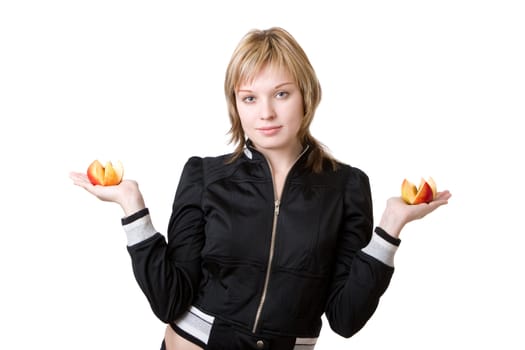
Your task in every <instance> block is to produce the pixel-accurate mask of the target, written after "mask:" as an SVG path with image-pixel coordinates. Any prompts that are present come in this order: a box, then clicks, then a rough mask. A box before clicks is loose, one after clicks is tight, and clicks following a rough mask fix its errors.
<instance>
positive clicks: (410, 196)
mask: <svg viewBox="0 0 525 350" xmlns="http://www.w3.org/2000/svg"><path fill="white" fill-rule="evenodd" d="M436 194H437V187H436V182H435V181H434V179H433V178H431V177H429V178H428V179H427V180H425V179H424V178H421V181H420V183H419V186H418V187H416V185H414V184H413V183H412V182H410V181H408V180H407V179H404V180H403V183H402V184H401V198H402V199H403V200H404V201H405V202H406V203H408V204H420V203H430V202H432V201H433V200H434V198H436Z"/></svg>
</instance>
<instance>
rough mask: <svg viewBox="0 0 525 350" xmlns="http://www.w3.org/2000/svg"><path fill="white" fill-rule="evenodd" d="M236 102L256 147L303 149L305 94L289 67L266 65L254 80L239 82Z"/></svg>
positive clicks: (261, 149)
mask: <svg viewBox="0 0 525 350" xmlns="http://www.w3.org/2000/svg"><path fill="white" fill-rule="evenodd" d="M236 105H237V111H238V112H239V117H240V120H241V125H242V128H243V130H244V133H245V135H246V136H247V137H248V138H249V139H250V140H251V141H252V142H253V144H254V146H255V148H256V149H258V150H259V151H261V152H263V153H265V151H268V152H273V151H284V152H294V151H295V150H297V149H298V150H301V148H302V146H301V144H300V141H299V139H298V137H297V135H298V132H299V129H300V127H301V121H302V119H303V116H304V111H303V96H302V94H301V91H300V89H299V87H298V86H297V85H296V84H295V82H294V80H293V78H292V76H291V75H290V73H289V72H288V71H287V70H285V69H279V68H275V67H272V66H266V67H264V68H263V69H262V70H261V71H260V72H259V73H258V74H257V75H256V76H255V78H254V79H253V81H251V82H243V83H241V84H240V85H239V87H238V89H237V91H236Z"/></svg>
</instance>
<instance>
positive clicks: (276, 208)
mask: <svg viewBox="0 0 525 350" xmlns="http://www.w3.org/2000/svg"><path fill="white" fill-rule="evenodd" d="M279 204H281V202H280V201H279V200H278V199H277V200H276V201H275V216H277V215H279Z"/></svg>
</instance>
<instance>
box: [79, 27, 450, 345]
mask: <svg viewBox="0 0 525 350" xmlns="http://www.w3.org/2000/svg"><path fill="white" fill-rule="evenodd" d="M225 93H226V99H227V104H228V111H229V116H230V122H231V130H230V132H231V136H232V142H233V143H234V144H235V145H236V148H235V150H234V152H233V153H232V154H228V155H221V156H216V157H205V158H201V157H192V158H190V159H189V160H188V161H187V163H186V164H185V166H184V169H183V172H182V175H181V179H180V182H179V186H178V188H177V192H176V194H175V199H174V202H173V211H172V215H171V219H170V222H169V226H168V232H167V240H166V238H165V236H164V235H162V234H160V233H159V232H157V231H156V230H155V228H154V226H153V224H152V222H151V219H150V216H149V213H148V209H147V207H146V205H145V202H144V199H143V197H142V195H141V192H140V191H139V187H138V184H137V182H135V181H133V180H124V181H122V183H121V184H119V185H117V186H108V187H103V186H93V185H91V184H90V182H89V181H88V179H87V177H86V175H85V174H83V173H72V174H71V178H72V179H73V181H74V183H75V184H76V185H79V186H81V187H83V188H85V189H86V190H87V191H88V192H90V193H92V194H93V195H95V196H97V197H98V198H100V199H101V200H104V201H111V202H115V203H118V204H119V205H120V206H121V207H122V209H123V211H124V215H125V217H124V218H123V219H122V224H123V227H124V230H125V232H126V234H127V237H128V251H129V253H130V256H131V259H132V263H133V271H134V274H135V276H136V279H137V282H138V284H139V286H140V288H141V289H142V290H143V292H144V294H145V295H146V297H147V299H148V301H149V303H150V305H151V308H152V310H153V312H154V313H155V315H156V316H157V317H158V318H159V319H160V320H162V321H164V322H165V323H167V324H168V326H167V328H166V335H165V339H164V341H163V344H162V347H163V348H166V349H168V350H191V349H228V350H235V349H239V350H241V349H242V350H245V349H273V350H276V349H277V350H281V349H282V350H291V349H302V350H304V349H313V348H314V346H315V343H316V339H317V337H318V335H319V333H320V329H321V316H322V315H323V314H325V315H326V318H327V319H328V321H329V324H330V327H331V328H332V329H333V330H334V331H335V332H336V333H338V334H340V335H342V336H344V337H350V336H352V335H353V334H355V333H356V332H357V331H359V330H360V329H361V328H362V327H363V326H364V324H365V323H366V322H367V321H368V319H369V318H370V317H371V316H372V314H373V313H374V311H375V309H376V307H377V305H378V302H379V299H380V297H381V295H382V294H383V293H384V291H385V290H386V288H387V286H388V284H389V282H390V279H391V277H392V274H393V271H394V267H393V257H394V254H395V252H396V249H397V247H398V245H399V243H400V240H399V234H400V232H401V230H402V228H403V226H404V225H405V224H407V223H408V222H410V221H413V220H416V219H419V218H422V217H424V216H425V215H427V214H428V213H430V212H432V211H433V210H435V209H436V208H438V207H439V206H441V205H443V204H446V203H447V201H448V199H449V198H450V193H449V192H448V191H444V192H440V193H438V195H437V198H436V199H435V200H434V201H432V202H431V203H429V204H420V205H407V204H405V203H404V202H403V201H402V200H401V198H399V197H393V198H391V199H389V200H388V202H387V206H386V209H385V211H384V213H383V215H382V217H381V219H380V223H379V225H378V226H377V227H375V229H374V227H373V211H372V199H371V190H370V184H369V180H368V177H367V175H366V174H365V173H364V172H363V171H361V170H360V169H357V168H355V167H352V166H350V165H347V164H344V163H342V162H340V161H337V160H336V159H334V158H333V157H332V156H331V155H330V154H328V153H327V151H326V150H325V149H324V148H323V147H322V145H321V144H320V143H319V142H318V141H317V140H316V139H315V138H314V137H313V136H312V134H311V133H310V124H311V122H312V119H313V117H314V114H315V110H316V108H317V106H318V104H319V102H320V99H321V88H320V85H319V82H318V80H317V77H316V74H315V72H314V69H313V68H312V66H311V64H310V62H309V60H308V58H307V56H306V54H305V53H304V52H303V50H302V48H301V47H300V46H299V44H298V43H297V42H296V41H295V40H294V38H293V37H292V36H291V35H290V34H289V33H288V32H286V31H285V30H283V29H281V28H270V29H268V30H253V31H250V32H249V33H248V34H247V35H246V36H245V37H244V38H243V39H242V40H241V42H240V43H239V45H238V47H237V48H236V50H235V51H234V53H233V56H232V58H231V61H230V64H229V66H228V68H227V71H226V79H225Z"/></svg>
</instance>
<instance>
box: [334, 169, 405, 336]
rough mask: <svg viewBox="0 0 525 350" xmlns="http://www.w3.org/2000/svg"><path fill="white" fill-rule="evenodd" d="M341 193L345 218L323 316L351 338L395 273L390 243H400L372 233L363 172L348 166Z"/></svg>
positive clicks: (337, 331)
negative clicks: (345, 181)
mask: <svg viewBox="0 0 525 350" xmlns="http://www.w3.org/2000/svg"><path fill="white" fill-rule="evenodd" d="M344 196H345V198H344V214H343V215H344V218H343V221H342V227H341V231H340V234H339V241H338V248H337V249H338V250H337V255H336V261H335V270H334V275H333V280H332V285H331V287H330V291H329V296H328V302H327V306H326V317H327V319H328V322H329V324H330V327H331V328H332V330H334V331H335V332H336V333H337V334H339V335H341V336H343V337H351V336H352V335H354V334H355V333H357V332H358V331H359V330H360V329H361V328H362V327H363V326H364V325H365V324H366V322H367V321H368V320H369V319H370V317H371V316H372V314H373V313H374V312H375V310H376V308H377V305H378V303H379V299H380V297H381V295H382V294H383V293H384V292H385V290H386V289H387V287H388V284H389V283H390V279H391V277H392V274H393V272H394V268H393V264H390V265H389V263H391V262H392V260H393V255H394V253H395V250H396V249H397V246H396V244H393V243H397V245H398V244H399V242H397V241H396V239H395V238H393V237H391V239H390V242H389V241H388V240H385V238H387V237H383V236H388V234H384V235H383V234H382V235H381V236H379V235H378V234H376V233H374V234H373V235H372V228H373V209H372V196H371V190H370V183H369V180H368V176H367V175H366V174H365V173H364V172H362V171H361V170H359V169H356V168H351V172H350V175H349V178H348V182H347V185H346V188H345V194H344ZM376 231H377V229H376ZM382 233H384V231H383V232H382ZM387 239H388V238H387ZM370 248H373V249H370Z"/></svg>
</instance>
